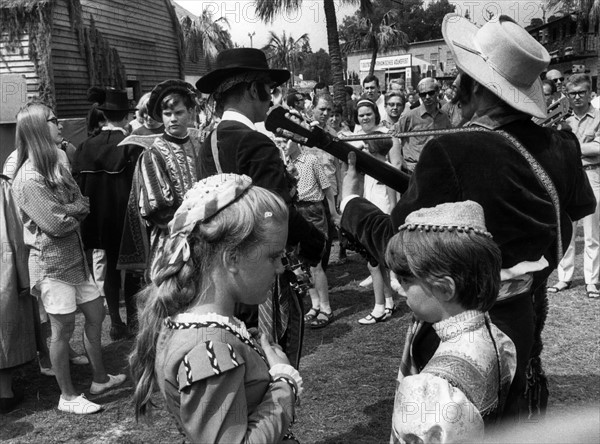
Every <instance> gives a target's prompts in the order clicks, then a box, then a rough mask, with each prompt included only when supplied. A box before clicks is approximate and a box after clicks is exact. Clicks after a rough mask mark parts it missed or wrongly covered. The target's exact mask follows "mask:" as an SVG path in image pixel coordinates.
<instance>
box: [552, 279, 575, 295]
mask: <svg viewBox="0 0 600 444" xmlns="http://www.w3.org/2000/svg"><path fill="white" fill-rule="evenodd" d="M571 285H572V282H571V281H567V282H563V281H558V282H557V283H556V284H554V285H553V286H552V287H548V288H547V290H548V293H558V292H560V291H563V290H568V289H569V288H571Z"/></svg>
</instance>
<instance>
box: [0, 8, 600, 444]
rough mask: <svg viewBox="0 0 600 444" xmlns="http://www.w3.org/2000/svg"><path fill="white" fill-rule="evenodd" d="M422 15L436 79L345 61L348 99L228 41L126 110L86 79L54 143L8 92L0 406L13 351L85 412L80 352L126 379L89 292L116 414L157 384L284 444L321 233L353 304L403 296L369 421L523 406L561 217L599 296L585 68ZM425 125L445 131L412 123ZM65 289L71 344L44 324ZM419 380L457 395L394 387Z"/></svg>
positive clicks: (401, 437) (12, 394) (182, 404)
mask: <svg viewBox="0 0 600 444" xmlns="http://www.w3.org/2000/svg"><path fill="white" fill-rule="evenodd" d="M442 30H443V34H444V38H445V39H446V41H447V43H448V45H449V46H450V48H451V50H452V51H453V54H454V57H455V60H456V63H457V66H458V68H459V75H458V77H457V78H456V80H455V81H454V82H453V83H452V84H451V85H449V84H443V85H441V84H440V83H439V82H438V81H437V80H436V79H433V78H423V79H421V80H420V81H419V82H418V83H417V84H416V85H415V87H414V88H413V87H412V86H411V85H406V84H405V82H404V80H403V79H392V80H391V81H390V82H389V85H387V87H388V88H387V90H386V91H383V90H382V87H381V86H380V80H379V78H378V77H377V76H372V75H370V76H367V77H365V78H364V79H363V81H362V85H361V86H362V90H361V94H360V96H359V97H356V94H355V91H354V90H353V89H352V88H351V87H350V88H348V89H347V90H346V97H345V100H344V102H343V103H337V102H335V101H334V99H333V96H332V91H330V88H329V86H328V85H327V84H324V83H318V84H316V85H315V87H314V89H313V91H312V94H307V93H302V92H300V91H298V90H296V89H293V88H288V89H285V87H284V85H285V84H286V82H287V81H288V80H289V78H290V72H289V71H288V70H285V69H271V68H270V67H269V65H268V62H267V59H266V57H265V54H264V53H263V52H262V51H260V50H258V49H252V48H235V49H231V50H225V51H222V52H221V53H220V54H219V55H218V56H217V59H216V62H215V69H213V70H212V71H211V72H209V73H208V74H206V75H204V76H202V77H201V78H200V79H199V80H198V82H197V83H196V85H195V87H194V86H192V85H190V84H188V83H186V82H184V81H182V80H167V81H164V82H162V83H159V84H158V85H156V86H155V87H154V88H153V89H152V91H150V92H148V93H147V94H145V95H144V96H142V98H141V99H140V101H139V103H138V104H137V106H136V107H135V108H134V107H132V106H131V105H130V104H129V101H128V98H127V93H126V92H125V91H120V90H115V89H111V88H92V89H90V91H89V92H88V95H89V97H88V98H89V100H90V103H91V107H90V112H89V114H88V117H87V127H88V135H89V137H88V138H87V139H86V140H85V141H84V142H83V143H81V144H80V145H79V146H78V147H73V146H72V145H70V144H69V143H68V142H65V141H64V140H63V138H62V135H61V130H62V126H61V124H60V121H59V120H58V118H57V116H56V115H55V113H54V111H53V110H52V109H51V108H49V107H48V106H46V105H44V104H42V103H38V102H32V103H30V104H28V105H27V106H25V107H24V108H23V109H22V110H21V111H20V112H19V114H18V116H17V129H16V150H15V151H14V152H13V153H12V154H11V156H10V157H9V158H8V160H7V161H6V163H5V165H4V169H3V176H2V189H1V191H2V208H3V213H2V214H3V218H2V220H1V221H0V228H2V236H3V239H4V237H5V236H6V239H8V240H9V242H8V245H9V246H10V248H8V247H7V248H8V251H9V252H10V254H9V255H8V256H7V257H9V261H8V262H7V263H10V267H3V270H2V289H1V291H2V301H1V304H0V308H1V309H2V316H3V319H4V318H5V316H7V313H10V316H11V317H12V319H21V320H22V322H21V321H19V322H18V323H17V322H10V323H5V322H4V321H3V323H2V340H1V341H0V346H1V348H2V353H1V354H0V358H1V360H0V402H1V404H0V409H1V410H2V412H3V413H6V412H9V411H11V410H12V409H14V408H15V407H16V405H18V403H19V402H20V400H21V399H22V394H21V393H19V391H18V390H16V389H14V390H13V384H12V369H14V368H15V367H17V366H19V365H21V364H23V363H26V362H28V361H31V360H33V359H38V360H39V365H40V371H41V372H42V374H45V375H47V376H54V377H55V378H56V380H57V383H58V385H59V387H60V391H61V395H60V398H59V402H58V409H59V410H61V411H65V412H69V413H74V414H88V413H94V412H97V411H99V410H101V409H102V406H101V405H99V404H97V403H95V402H92V401H90V400H88V399H87V398H86V396H85V394H79V393H77V391H76V390H75V388H74V386H73V383H72V381H71V374H70V367H69V366H70V364H71V363H74V364H81V365H88V364H89V365H91V368H92V382H91V386H90V389H89V392H90V393H91V394H92V395H96V394H100V393H103V392H105V391H108V390H110V389H112V388H115V387H118V386H119V385H121V384H122V383H123V382H124V381H125V380H126V375H124V374H119V375H109V374H107V373H106V370H105V368H104V364H103V361H102V353H101V329H102V322H103V319H104V317H105V313H106V312H107V313H108V315H109V318H110V331H109V334H110V337H111V339H112V340H115V341H116V340H122V339H134V345H133V351H132V354H131V357H130V362H129V364H130V369H131V378H132V379H133V382H134V386H135V389H134V395H133V399H134V405H135V415H136V417H141V416H145V415H147V414H148V413H149V410H150V408H151V402H150V396H151V394H152V393H153V391H155V390H158V391H159V392H160V393H161V395H162V396H163V397H164V399H165V401H166V408H167V409H168V410H169V411H170V412H171V413H172V414H173V415H174V417H175V419H176V421H177V424H178V426H179V427H180V429H181V430H182V432H183V433H185V435H186V436H187V437H188V439H190V440H191V441H192V442H241V441H244V440H247V441H252V442H294V440H295V437H294V436H293V433H292V432H291V425H292V424H293V422H294V418H295V406H296V405H297V403H298V401H299V399H300V396H301V393H302V390H303V386H302V378H301V376H300V374H299V372H298V368H299V361H300V356H301V344H302V335H303V330H304V327H305V326H307V327H310V328H315V329H321V328H326V327H327V326H329V325H330V324H331V323H332V322H335V307H333V306H332V304H331V301H330V297H329V284H328V280H327V274H326V271H327V267H328V264H329V259H330V253H331V250H332V245H333V242H334V241H335V240H337V241H338V242H339V260H340V261H341V262H343V261H344V260H345V257H346V248H345V247H346V246H347V245H353V246H354V247H358V248H357V249H358V250H360V251H361V253H362V254H363V255H364V256H365V257H366V263H367V267H368V270H369V275H370V276H369V278H368V280H366V281H364V282H362V283H361V285H362V286H372V288H373V297H374V306H373V309H372V310H371V312H370V313H369V314H368V315H367V316H365V317H363V318H360V319H357V322H358V323H359V324H360V325H362V326H369V325H374V324H377V323H380V322H385V321H387V320H389V319H390V318H391V317H392V316H393V314H394V310H395V309H396V304H397V302H398V299H399V298H402V299H403V300H405V301H406V302H407V304H408V306H409V307H410V309H411V310H412V312H413V315H414V320H413V322H411V324H410V325H409V328H408V334H407V339H406V346H405V351H404V354H403V358H402V363H401V365H400V372H399V374H398V381H397V391H396V402H395V405H394V411H393V412H390V417H391V418H392V437H391V441H392V442H407V440H408V441H410V439H412V438H411V437H413V436H416V437H419V438H420V439H425V438H426V437H427V436H429V437H431V435H432V434H441V435H440V436H445V437H446V438H444V439H445V440H444V441H443V442H465V441H472V442H476V441H478V440H480V439H482V437H483V433H484V431H486V432H487V431H488V430H489V428H492V427H493V426H494V425H496V424H499V423H501V422H502V421H505V420H508V419H514V418H517V419H519V418H521V417H522V415H523V414H524V412H526V411H530V409H531V408H541V406H542V405H544V397H546V398H547V393H548V392H547V386H546V383H545V379H544V377H543V370H542V368H541V363H540V360H539V353H540V350H541V328H542V327H541V326H543V316H545V311H544V306H545V305H544V304H545V303H546V302H545V301H546V295H545V291H546V286H547V284H546V281H547V278H548V276H549V275H550V273H551V272H552V271H553V270H554V269H555V268H557V267H558V279H559V281H558V282H557V283H556V284H553V285H552V286H550V287H548V291H549V292H559V291H563V290H565V289H567V288H569V287H570V286H571V284H572V281H573V269H574V256H575V236H576V231H577V230H576V229H577V221H578V220H582V221H583V231H584V238H585V242H584V243H585V246H584V277H585V283H586V294H587V296H588V297H589V298H598V297H599V296H600V294H599V291H600V246H599V237H600V236H599V231H600V221H599V214H600V209H599V202H600V178H599V174H600V111H599V110H598V109H597V108H595V107H594V106H592V91H591V87H592V84H591V80H590V78H589V77H588V76H586V75H585V74H573V75H571V76H570V77H569V78H567V79H565V78H564V77H563V76H562V75H561V74H560V72H557V71H556V70H551V71H548V72H546V73H545V79H544V81H543V82H542V80H541V77H542V76H543V75H544V72H545V71H546V69H547V66H548V63H549V61H550V58H549V55H548V53H547V52H546V50H545V49H544V48H543V47H542V46H541V45H539V44H538V43H537V42H536V41H535V40H534V39H533V38H532V37H531V36H530V35H529V34H528V33H527V32H526V31H525V30H524V29H523V28H521V27H520V26H519V25H517V24H516V23H515V22H514V21H513V20H511V19H509V18H507V17H501V18H500V19H499V20H495V21H490V22H488V23H486V24H485V25H484V26H483V27H482V28H480V29H479V28H477V27H476V26H475V25H473V24H472V23H470V22H468V20H466V19H464V18H462V17H459V16H453V15H448V16H447V17H446V18H445V19H444V22H443V25H442ZM492 46H495V47H496V48H495V49H493V48H492ZM473 48H477V49H473ZM497 48H500V49H497ZM482 54H483V55H485V57H484V56H482ZM499 67H504V68H505V69H506V70H508V71H510V75H508V74H507V71H506V70H501V69H500V68H499ZM555 71H556V72H555ZM508 91H511V93H510V94H509V93H508ZM514 91H517V92H518V94H514ZM201 94H205V95H206V96H208V98H209V99H208V101H205V102H203V103H202V106H200V105H201V103H200V99H201V97H202V95H201ZM559 100H563V101H564V100H566V101H568V104H569V107H570V109H571V113H570V115H569V116H567V117H566V118H565V119H563V121H562V123H561V124H562V125H563V129H565V128H566V129H567V131H558V130H556V129H553V128H546V127H542V126H539V125H537V124H536V123H534V122H533V121H532V118H538V119H543V118H545V117H546V110H547V108H548V107H549V106H552V104H553V103H554V102H555V101H559ZM272 106H283V107H284V108H286V113H287V114H286V115H287V117H288V118H289V119H290V120H292V121H294V122H295V123H297V124H298V125H300V126H301V127H304V128H305V129H307V130H311V129H315V128H319V129H320V130H322V131H323V132H324V133H325V134H327V135H329V136H331V137H335V138H336V140H337V139H341V140H343V139H344V138H351V139H352V141H351V142H348V143H349V144H351V146H353V147H354V148H357V149H359V150H361V151H364V152H367V153H369V154H370V155H371V156H372V157H373V159H374V161H376V162H380V163H381V164H386V163H387V164H388V165H389V166H392V167H394V168H396V169H397V170H399V171H403V172H404V173H405V174H406V175H410V177H411V179H410V183H409V184H408V186H407V187H406V189H405V190H403V191H402V192H399V191H398V190H397V189H394V188H392V187H391V186H390V184H386V183H382V182H381V180H380V178H378V177H371V176H368V175H364V174H361V173H360V172H359V171H357V168H356V159H355V156H354V155H353V154H350V155H349V157H348V158H336V157H334V156H332V155H331V154H329V153H328V152H326V151H323V150H322V149H319V148H318V147H311V146H304V145H303V144H302V140H300V139H299V138H295V137H293V136H290V135H289V134H287V135H286V134H285V133H281V134H272V133H270V132H269V131H267V130H266V129H265V126H264V124H263V122H264V121H265V118H266V116H267V113H268V112H269V110H270V108H271V107H272ZM133 111H135V112H136V118H135V119H134V120H132V121H131V120H130V118H129V116H130V113H132V112H133ZM428 130H448V131H446V132H443V131H442V132H441V133H440V134H441V135H439V136H433V135H431V134H428V135H422V134H419V133H418V132H422V131H428ZM415 132H417V133H416V134H415V135H413V136H410V134H411V133H415ZM372 135H379V136H378V138H375V139H372V140H358V138H359V136H372ZM399 135H401V136H399ZM290 263H300V264H301V265H300V266H297V267H295V268H294V267H291V266H290ZM285 264H287V266H284V265H285ZM121 299H122V300H123V301H124V303H125V312H126V319H125V321H124V320H123V319H122V318H121V314H120V303H121ZM306 303H309V304H310V307H306V309H305V308H304V305H305V304H306ZM76 310H80V311H81V312H82V313H83V315H84V316H85V328H84V336H83V337H84V349H85V355H82V356H77V355H76V354H75V352H73V350H72V349H71V347H70V345H69V341H70V340H71V337H72V334H73V330H74V325H75V313H76ZM16 325H27V326H29V325H31V326H32V328H27V329H25V330H22V329H21V330H19V333H18V334H17V333H16V331H13V330H14V328H15V326H16ZM48 325H49V329H50V331H51V336H52V340H51V341H50V347H49V349H48V346H47V340H48V336H49V334H48ZM10 326H12V328H13V329H12V330H10V331H9V327H10ZM361 328H363V327H361ZM365 328H371V327H365ZM215 329H216V330H215ZM215 331H218V332H219V334H215ZM473 337H475V338H476V339H477V340H476V341H472V340H469V338H473ZM533 392H535V393H536V395H535V396H532V395H531V393H533ZM525 393H528V394H529V398H527V397H525V396H524V394H525ZM440 403H452V404H453V405H455V407H456V409H457V412H458V413H457V414H458V415H459V416H460V418H461V419H460V420H459V421H453V420H450V419H448V418H441V419H440V418H438V417H437V416H435V415H434V416H432V417H431V418H429V417H427V418H425V417H426V416H427V415H421V414H420V413H419V414H417V413H418V412H415V411H414V410H411V409H414V406H419V408H422V409H423V411H430V410H431V408H433V406H434V405H439V404H440ZM408 406H410V409H409V407H408ZM211 412H212V413H211ZM214 412H220V413H219V414H214ZM296 442H297V441H296ZM410 442H412V441H410Z"/></svg>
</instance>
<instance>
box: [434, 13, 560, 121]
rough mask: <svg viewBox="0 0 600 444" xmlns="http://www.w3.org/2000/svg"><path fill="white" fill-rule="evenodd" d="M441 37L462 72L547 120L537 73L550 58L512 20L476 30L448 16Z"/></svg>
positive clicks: (494, 21) (504, 18)
mask: <svg viewBox="0 0 600 444" xmlns="http://www.w3.org/2000/svg"><path fill="white" fill-rule="evenodd" d="M442 34H443V35H444V40H446V43H447V44H448V46H449V47H450V49H451V51H452V53H453V55H454V60H455V61H456V65H457V66H458V67H459V68H460V69H461V70H463V71H464V72H465V73H467V74H468V75H470V76H471V77H473V79H475V80H476V81H477V82H479V83H480V84H482V85H483V86H485V87H486V88H487V89H489V90H490V91H491V92H492V93H494V94H495V95H497V96H498V97H500V98H501V99H502V100H503V101H504V102H506V103H508V104H509V105H511V106H512V107H513V108H515V109H517V110H519V111H522V112H524V113H527V114H529V115H532V116H535V117H540V118H544V117H546V102H545V100H544V94H543V91H542V82H541V80H540V74H541V73H542V72H544V70H545V69H546V67H547V66H548V64H549V63H550V55H549V54H548V51H546V49H545V48H544V47H543V46H542V45H541V44H540V43H539V42H538V41H537V40H535V39H534V38H533V37H532V36H531V35H530V34H529V33H528V32H527V31H526V30H525V29H523V28H522V27H521V26H520V25H518V24H517V23H516V22H515V21H514V20H513V19H511V18H510V17H508V16H505V15H501V16H500V17H498V18H496V17H494V18H493V19H492V20H490V21H489V22H487V23H486V24H485V25H483V26H482V27H481V28H478V27H477V26H475V25H474V24H473V23H471V22H469V21H468V20H467V19H465V18H464V17H461V16H460V15H458V14H447V15H446V16H445V17H444V21H443V23H442Z"/></svg>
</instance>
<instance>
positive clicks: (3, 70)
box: [0, 34, 39, 95]
mask: <svg viewBox="0 0 600 444" xmlns="http://www.w3.org/2000/svg"><path fill="white" fill-rule="evenodd" d="M21 45H22V46H23V55H21V54H20V53H19V52H20V51H19V49H17V50H16V51H14V52H10V51H8V50H7V49H6V45H4V44H3V43H0V75H2V74H24V75H25V78H26V79H27V94H28V95H37V94H38V92H39V77H38V75H37V74H36V72H35V66H34V65H33V62H32V61H31V60H29V36H28V35H27V34H24V35H23V36H22V37H21Z"/></svg>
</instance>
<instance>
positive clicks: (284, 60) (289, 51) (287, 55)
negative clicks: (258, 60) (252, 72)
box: [263, 31, 310, 86]
mask: <svg viewBox="0 0 600 444" xmlns="http://www.w3.org/2000/svg"><path fill="white" fill-rule="evenodd" d="M269 35H270V37H269V42H268V43H267V45H266V46H265V47H264V48H263V51H265V53H266V54H267V57H268V58H269V62H270V65H271V67H272V68H285V69H289V70H290V71H291V72H292V76H291V77H290V86H294V72H295V68H296V66H297V64H298V62H300V61H301V60H302V58H303V56H304V54H305V51H304V48H306V47H307V45H309V44H310V39H309V38H308V34H302V35H301V36H300V37H298V38H297V39H295V40H294V38H293V37H292V36H291V35H289V36H287V35H286V34H285V31H283V33H282V34H281V36H278V35H277V34H275V33H274V32H273V31H269Z"/></svg>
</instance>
